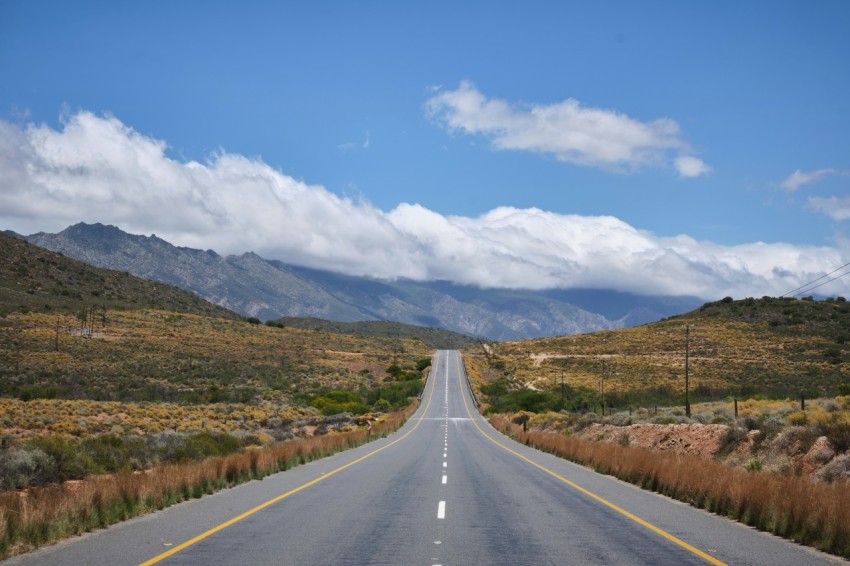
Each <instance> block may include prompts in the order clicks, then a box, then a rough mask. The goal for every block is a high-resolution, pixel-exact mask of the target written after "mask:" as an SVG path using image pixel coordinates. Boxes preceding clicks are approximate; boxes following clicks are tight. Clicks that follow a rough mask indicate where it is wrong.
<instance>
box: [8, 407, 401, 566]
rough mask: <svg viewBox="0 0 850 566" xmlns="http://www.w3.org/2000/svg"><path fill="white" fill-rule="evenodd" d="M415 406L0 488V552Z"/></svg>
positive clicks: (267, 470) (164, 500)
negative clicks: (57, 481) (330, 427)
mask: <svg viewBox="0 0 850 566" xmlns="http://www.w3.org/2000/svg"><path fill="white" fill-rule="evenodd" d="M415 409H416V403H414V404H411V405H410V406H408V407H407V408H406V409H405V410H404V411H399V412H395V413H390V414H389V415H388V417H387V418H386V419H385V420H384V421H383V422H380V423H376V424H375V425H374V426H373V427H372V433H371V435H369V434H368V433H367V432H366V431H365V430H355V431H351V432H346V433H341V434H329V435H325V436H314V437H309V438H300V439H296V440H290V441H287V442H281V443H278V444H274V445H271V446H268V447H264V448H256V449H249V450H246V451H244V452H241V453H239V454H232V455H230V456H223V457H218V458H210V459H207V460H203V461H200V462H187V463H181V464H170V465H164V466H157V467H155V468H152V469H150V470H147V471H145V472H123V473H119V474H115V475H110V476H103V477H93V478H89V479H87V480H85V481H79V482H67V483H66V484H64V485H53V486H47V487H40V488H31V489H28V490H26V491H6V492H0V559H3V558H8V557H9V556H12V555H14V554H19V553H22V552H26V551H28V550H31V549H33V548H36V547H38V546H41V545H44V544H47V543H50V542H55V541H58V540H61V539H63V538H67V537H70V536H73V535H76V534H80V533H83V532H87V531H91V530H93V529H97V528H102V527H106V526H108V525H111V524H114V523H117V522H119V521H123V520H126V519H129V518H131V517H136V516H138V515H142V514H145V513H149V512H151V511H155V510H158V509H163V508H165V507H168V506H169V505H173V504H175V503H178V502H180V501H185V500H187V499H192V498H198V497H201V496H203V495H204V494H209V493H213V492H214V491H216V490H219V489H223V488H227V487H232V486H234V485H237V484H239V483H243V482H246V481H249V480H252V479H259V478H262V477H265V476H267V475H270V474H274V473H276V472H279V471H283V470H286V469H289V468H291V467H293V466H297V465H299V464H303V463H306V462H309V461H311V460H315V459H317V458H321V457H323V456H328V455H330V454H333V453H335V452H339V451H342V450H345V449H347V448H353V447H355V446H359V445H361V444H364V443H365V442H368V441H369V440H375V439H378V438H381V437H383V436H386V435H387V434H389V433H391V432H393V431H395V430H397V429H398V428H399V427H401V425H403V424H404V423H405V422H406V421H407V419H408V418H409V417H410V415H411V414H412V413H413V411H414V410H415Z"/></svg>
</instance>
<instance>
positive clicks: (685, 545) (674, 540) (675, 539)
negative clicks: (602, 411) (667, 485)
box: [455, 356, 726, 566]
mask: <svg viewBox="0 0 850 566" xmlns="http://www.w3.org/2000/svg"><path fill="white" fill-rule="evenodd" d="M455 364H456V366H457V380H458V383H459V384H460V386H461V398H462V399H463V406H464V407H465V408H466V414H467V415H469V417H470V419H471V420H472V424H474V425H475V428H477V429H478V432H480V433H481V434H482V435H484V437H485V438H487V440H489V441H490V442H492V443H493V444H495V445H496V446H498V447H499V448H502V449H503V450H506V451H507V452H510V453H511V454H513V455H514V456H516V457H517V458H519V459H520V460H523V461H525V462H527V463H528V464H531V465H532V466H534V467H535V468H537V469H538V470H540V471H542V472H544V473H546V474H549V475H550V476H552V477H553V478H555V479H558V480H560V481H562V482H563V483H565V484H567V485H568V486H570V487H571V488H573V489H575V490H576V491H579V492H581V493H583V494H584V495H586V496H588V497H590V498H591V499H593V500H595V501H598V502H599V503H601V504H603V505H605V506H606V507H608V508H610V509H613V510H614V511H616V512H617V513H620V514H621V515H623V516H625V517H628V518H629V519H631V520H632V521H634V522H635V523H637V524H639V525H641V526H643V527H646V528H647V529H649V530H650V531H652V532H654V533H655V534H657V535H660V536H662V537H664V538H665V539H667V540H669V541H670V542H672V543H674V544H677V545H679V546H680V547H682V548H684V549H685V550H687V551H689V552H691V553H693V554H695V555H697V556H699V557H700V558H702V559H704V560H706V561H707V562H709V563H710V564H715V565H716V566H726V563H724V562H721V561H720V560H718V559H716V558H715V557H713V556H711V555H709V554H706V553H705V552H703V551H702V550H700V549H698V548H696V547H695V546H692V545H690V544H688V543H686V542H685V541H683V540H682V539H680V538H678V537H676V536H674V535H671V534H670V533H668V532H667V531H665V530H663V529H661V528H659V527H656V526H655V525H653V524H652V523H650V522H648V521H646V520H644V519H641V518H640V517H638V516H637V515H635V514H633V513H630V512H628V511H626V510H625V509H623V508H622V507H619V506H617V505H615V504H614V503H611V502H610V501H608V500H607V499H605V498H604V497H601V496H599V495H596V494H595V493H593V492H592V491H590V490H588V489H585V488H583V487H581V486H580V485H578V484H577V483H575V482H572V481H570V480H568V479H567V478H565V477H564V476H561V475H559V474H557V473H555V472H553V471H552V470H550V469H549V468H547V467H545V466H542V465H540V464H538V463H537V462H535V461H533V460H531V459H529V458H526V457H525V456H523V455H522V454H520V453H519V452H517V451H516V450H513V449H511V448H509V447H508V446H505V445H504V444H502V443H501V442H499V441H497V440H496V439H494V438H493V437H492V436H490V435H489V434H487V433H486V432H485V431H484V429H482V428H481V427H480V426H479V425H478V422H477V420H476V419H475V417H474V416H473V414H472V412H471V411H470V410H469V405H468V404H467V402H466V396H465V395H463V387H464V384H463V383H462V382H461V377H460V376H461V368H460V356H458V357H456V358H455Z"/></svg>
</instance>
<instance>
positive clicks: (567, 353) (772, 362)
mask: <svg viewBox="0 0 850 566" xmlns="http://www.w3.org/2000/svg"><path fill="white" fill-rule="evenodd" d="M686 328H687V329H688V335H687V346H688V349H689V360H688V361H689V381H690V391H691V400H692V401H694V400H698V399H705V400H708V399H718V398H723V397H725V396H727V395H733V394H734V395H745V396H748V395H767V396H779V397H783V396H790V397H799V396H800V394H805V395H806V396H807V397H813V396H818V395H835V394H836V392H839V391H844V390H845V389H846V388H848V383H850V382H849V381H848V378H847V377H846V375H845V373H844V369H843V367H844V364H846V363H847V362H848V361H850V303H847V302H846V301H845V300H844V299H842V298H838V299H827V300H824V301H813V300H797V299H774V298H763V299H758V300H756V299H745V300H742V301H732V300H731V299H724V300H723V301H718V302H715V303H707V304H705V305H703V306H702V307H701V308H699V309H697V310H695V311H692V312H689V313H687V314H685V315H681V316H677V317H674V318H670V319H667V320H664V321H660V322H655V323H651V324H647V325H643V326H639V327H634V328H625V329H620V330H615V331H602V332H596V333H592V334H586V335H581V336H569V337H560V338H545V339H538V340H527V341H522V342H513V343H504V344H497V345H493V346H491V347H490V348H489V350H488V351H487V352H486V354H485V352H484V351H482V349H481V348H469V349H468V354H469V356H468V358H467V360H468V363H469V364H470V366H471V369H472V372H473V373H475V375H476V376H477V377H478V378H479V379H480V380H481V382H480V383H492V382H494V381H495V380H497V379H500V378H504V379H505V380H506V381H507V385H508V387H509V388H512V389H514V390H517V389H525V388H530V389H535V390H538V391H549V392H551V393H552V394H553V395H559V392H560V384H561V380H562V379H563V380H564V384H565V386H566V387H567V391H574V390H576V389H577V388H582V387H583V388H587V389H588V390H592V391H599V390H600V380H601V379H602V378H603V377H604V391H605V396H606V405H608V406H619V407H621V408H622V407H628V406H629V405H636V406H652V404H653V403H654V402H658V403H659V404H665V403H669V404H679V403H681V402H682V401H683V397H684V395H683V393H684V385H685V381H684V373H685V348H686ZM603 372H604V373H603Z"/></svg>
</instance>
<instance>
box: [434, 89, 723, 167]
mask: <svg viewBox="0 0 850 566" xmlns="http://www.w3.org/2000/svg"><path fill="white" fill-rule="evenodd" d="M425 107H426V110H427V112H428V114H429V115H430V116H431V117H432V118H433V119H434V120H436V121H437V122H438V123H440V124H442V125H444V126H445V127H446V128H448V129H449V130H450V131H453V132H463V133H467V134H473V135H474V134H480V135H483V136H485V137H488V138H490V139H491V141H492V144H493V147H494V148H496V149H501V150H525V151H535V152H540V153H548V154H552V155H554V156H555V157H556V158H557V159H559V160H561V161H566V162H569V163H575V164H578V165H591V166H597V167H602V168H606V169H613V170H619V171H629V170H633V169H636V168H639V167H642V166H645V165H663V164H668V163H669V162H670V161H671V156H673V157H675V159H673V165H674V166H675V167H676V169H677V171H678V172H679V174H680V175H681V176H683V177H696V176H698V175H702V174H705V173H708V172H709V171H710V170H711V168H710V167H709V166H708V165H706V164H705V163H704V162H703V161H702V160H700V159H699V158H697V157H694V156H693V155H689V154H688V153H687V152H688V146H687V144H686V143H685V142H684V141H683V140H682V138H681V132H680V128H679V125H678V124H677V123H676V122H675V121H673V120H670V119H669V118H659V119H657V120H653V121H651V122H641V121H639V120H635V119H634V118H630V117H629V116H626V115H625V114H622V113H620V112H616V111H613V110H607V109H601V108H591V107H587V106H583V105H582V104H581V103H579V101H577V100H575V99H572V98H570V99H567V100H564V101H563V102H559V103H557V104H550V105H517V104H515V105H511V104H509V103H508V102H506V101H504V100H498V99H488V98H487V97H485V96H484V95H483V94H481V93H480V92H479V91H478V90H477V89H476V88H475V86H474V85H473V84H472V83H470V82H468V81H464V82H462V83H461V84H460V86H459V87H458V88H457V89H456V90H450V91H441V92H438V93H437V94H435V95H434V96H432V97H431V98H430V99H429V100H428V101H427V102H426V104H425Z"/></svg>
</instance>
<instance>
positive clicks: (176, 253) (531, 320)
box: [27, 224, 702, 340]
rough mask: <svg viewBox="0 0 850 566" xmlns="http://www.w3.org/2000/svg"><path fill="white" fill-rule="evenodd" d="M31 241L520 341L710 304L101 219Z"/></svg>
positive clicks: (210, 293)
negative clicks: (140, 231) (329, 263)
mask: <svg viewBox="0 0 850 566" xmlns="http://www.w3.org/2000/svg"><path fill="white" fill-rule="evenodd" d="M27 239H28V240H29V241H30V242H32V243H35V244H37V245H39V246H43V247H45V248H48V249H52V250H55V251H60V252H62V253H64V254H65V255H67V256H70V257H74V258H77V259H80V260H82V261H85V262H88V263H91V264H93V265H98V266H101V267H108V268H111V269H117V270H120V271H128V272H130V273H133V274H135V275H138V276H140V277H144V278H149V279H154V280H157V281H163V282H166V283H169V284H172V285H177V286H179V287H181V288H183V289H187V290H190V291H192V292H194V293H197V294H198V295H200V296H202V297H204V298H206V299H208V300H210V301H211V302H213V303H215V304H218V305H222V306H225V307H227V308H231V309H233V310H235V311H237V312H240V313H242V314H243V315H246V316H256V317H258V318H260V319H263V320H271V319H276V318H280V317H282V316H294V317H316V318H323V319H328V320H335V321H340V322H354V321H364V320H390V321H396V322H402V323H405V324H413V325H418V326H432V327H441V328H445V329H447V330H451V331H454V332H459V333H462V334H467V335H473V336H484V337H487V338H489V339H492V340H516V339H522V338H529V337H540V336H554V335H561V334H576V333H581V332H591V331H595V330H601V329H613V328H621V327H623V326H627V325H633V324H640V323H643V322H648V321H651V320H658V319H660V318H663V317H665V316H670V315H674V314H679V313H681V312H685V311H687V310H689V309H691V308H695V307H696V306H698V305H699V304H700V303H701V302H702V301H699V300H698V299H695V298H692V297H690V298H689V297H682V298H676V297H672V298H669V297H640V296H635V295H630V294H627V293H616V292H610V291H582V290H576V291H544V292H537V291H523V290H498V289H479V288H477V287H471V286H464V285H456V284H453V283H450V282H417V281H409V280H399V281H379V280H375V279H369V278H364V277H352V276H347V275H341V274H337V273H332V272H329V271H322V270H316V269H309V268H304V267H296V266H292V265H287V264H284V263H282V262H279V261H273V260H272V261H268V260H265V259H263V258H261V257H260V256H258V255H256V254H253V253H246V254H243V255H239V256H227V257H222V256H219V255H218V254H216V253H215V252H213V251H211V250H207V251H202V250H194V249H190V248H180V247H176V246H173V245H171V244H169V243H168V242H166V241H164V240H162V239H160V238H158V237H156V236H155V235H153V236H136V235H130V234H126V233H125V232H123V231H121V230H120V229H118V228H116V227H113V226H103V225H101V224H95V225H87V224H77V225H75V226H71V227H69V228H67V229H66V230H64V231H62V232H60V233H58V234H44V233H39V234H34V235H32V236H28V237H27Z"/></svg>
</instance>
